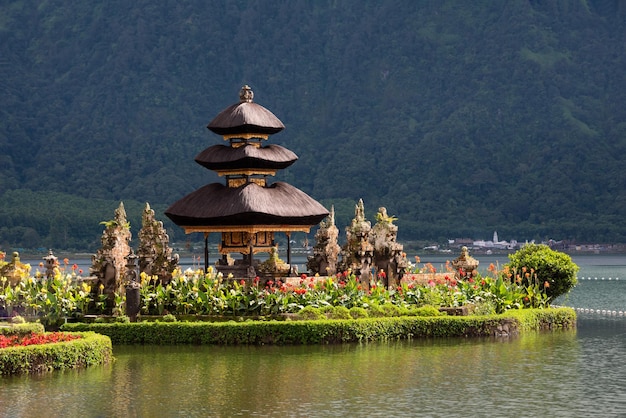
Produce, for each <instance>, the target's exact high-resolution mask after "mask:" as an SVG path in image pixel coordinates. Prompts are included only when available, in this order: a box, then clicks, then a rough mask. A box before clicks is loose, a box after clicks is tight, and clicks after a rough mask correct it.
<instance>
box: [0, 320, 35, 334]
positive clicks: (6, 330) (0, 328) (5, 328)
mask: <svg viewBox="0 0 626 418" xmlns="http://www.w3.org/2000/svg"><path fill="white" fill-rule="evenodd" d="M42 332H44V327H43V325H42V324H40V323H38V322H26V323H21V324H6V325H0V335H26V334H31V333H36V334H40V333H42Z"/></svg>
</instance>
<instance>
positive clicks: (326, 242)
mask: <svg viewBox="0 0 626 418" xmlns="http://www.w3.org/2000/svg"><path fill="white" fill-rule="evenodd" d="M338 237H339V229H338V228H337V227H336V226H335V208H334V206H333V207H331V209H330V214H329V215H328V216H327V217H326V218H325V219H323V220H322V222H320V228H319V229H318V230H317V232H316V233H315V246H314V247H313V255H312V256H309V257H308V261H307V263H306V266H307V269H308V270H309V271H310V272H311V273H313V274H317V273H319V274H320V275H322V276H325V275H328V276H331V275H333V274H336V273H337V265H338V263H339V253H340V252H341V247H340V246H339V244H338V243H337V238H338Z"/></svg>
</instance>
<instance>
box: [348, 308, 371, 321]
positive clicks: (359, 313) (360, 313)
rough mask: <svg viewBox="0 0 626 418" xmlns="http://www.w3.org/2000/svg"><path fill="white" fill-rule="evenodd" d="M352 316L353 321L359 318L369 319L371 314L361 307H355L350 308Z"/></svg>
mask: <svg viewBox="0 0 626 418" xmlns="http://www.w3.org/2000/svg"><path fill="white" fill-rule="evenodd" d="M350 316H351V317H352V318H353V319H359V318H368V317H369V314H368V313H367V309H365V308H361V307H360V306H353V307H352V308H350Z"/></svg>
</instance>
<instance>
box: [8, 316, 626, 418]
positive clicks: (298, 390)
mask: <svg viewBox="0 0 626 418" xmlns="http://www.w3.org/2000/svg"><path fill="white" fill-rule="evenodd" d="M625 342H626V321H624V320H621V321H620V320H614V321H607V320H601V319H598V320H593V319H590V320H585V321H583V322H582V323H581V324H580V326H579V329H578V330H577V331H566V332H553V333H531V334H527V335H524V336H522V337H519V338H516V339H511V340H494V339H476V340H474V339H472V340H468V339H449V340H420V341H393V342H386V343H374V344H350V345H332V346H321V347H318V346H314V347H300V346H296V347H195V346H193V347H189V346H179V347H155V346H146V347H142V346H140V347H116V349H115V356H116V358H117V360H116V362H115V363H114V364H112V365H110V366H106V367H102V368H98V367H96V368H92V369H89V370H82V371H70V372H65V373H55V374H50V375H48V376H45V377H37V376H35V377H15V378H9V379H5V380H3V385H2V388H0V408H2V414H1V415H2V416H23V417H26V416H35V415H39V414H41V413H42V412H43V411H45V412H46V415H47V416H50V417H60V416H64V417H66V416H81V417H104V416H141V417H151V416H185V417H188V416H235V415H243V416H337V415H342V416H343V415H367V416H406V415H417V414H419V415H430V416H469V415H471V416H502V415H506V416H509V415H519V416H539V415H540V416H564V415H570V416H571V415H586V414H591V413H594V414H598V413H601V414H603V415H605V416H606V415H617V414H623V413H626V398H625V395H622V394H623V393H625V389H626V387H625V384H624V382H623V378H622V376H623V375H624V371H625V369H624V367H623V366H622V365H621V362H620V360H621V359H622V358H624V356H625V355H626V344H625Z"/></svg>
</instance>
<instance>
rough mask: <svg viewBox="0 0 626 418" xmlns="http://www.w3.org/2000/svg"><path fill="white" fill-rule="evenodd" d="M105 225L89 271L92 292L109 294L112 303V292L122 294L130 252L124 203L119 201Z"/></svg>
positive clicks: (128, 225)
mask: <svg viewBox="0 0 626 418" xmlns="http://www.w3.org/2000/svg"><path fill="white" fill-rule="evenodd" d="M102 224H103V225H104V226H105V229H104V231H103V232H102V238H101V239H100V240H101V243H102V246H101V247H100V249H99V250H98V251H97V252H96V254H94V255H93V256H92V259H91V268H90V273H91V275H92V276H94V277H95V280H94V283H93V285H92V292H94V293H103V294H107V295H109V299H110V300H109V304H111V303H112V300H113V295H114V293H116V292H117V293H118V294H122V292H123V291H124V286H123V285H122V279H123V278H124V272H125V268H126V256H127V255H128V254H129V253H130V251H131V248H130V244H129V243H130V239H131V237H132V234H131V232H130V224H129V222H128V221H127V219H126V210H125V209H124V203H122V202H120V205H119V207H118V208H117V209H116V210H115V218H114V219H113V220H111V221H107V222H102Z"/></svg>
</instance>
